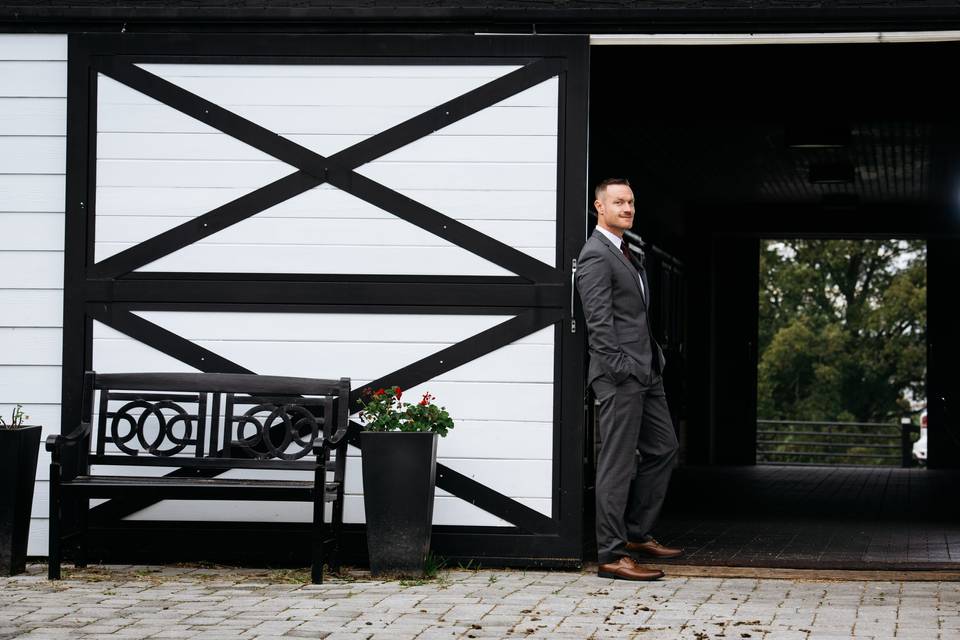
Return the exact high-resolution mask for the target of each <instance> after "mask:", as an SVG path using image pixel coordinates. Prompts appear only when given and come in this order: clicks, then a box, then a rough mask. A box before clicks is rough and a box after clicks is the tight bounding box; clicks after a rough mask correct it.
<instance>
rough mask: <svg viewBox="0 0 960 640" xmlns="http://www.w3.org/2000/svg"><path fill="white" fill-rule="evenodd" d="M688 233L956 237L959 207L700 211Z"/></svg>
mask: <svg viewBox="0 0 960 640" xmlns="http://www.w3.org/2000/svg"><path fill="white" fill-rule="evenodd" d="M686 223H687V226H688V228H690V229H697V230H700V231H703V232H708V233H713V234H719V235H723V234H730V235H738V236H743V235H749V236H755V237H763V238H778V237H779V238H799V237H818V238H829V237H838V238H840V237H856V238H867V237H871V238H926V237H930V236H937V237H946V236H954V237H960V206H957V205H953V206H951V205H946V204H945V205H896V204H860V205H856V206H852V207H826V206H823V205H804V204H770V205H763V204H741V205H724V206H715V207H700V208H697V209H695V210H691V211H689V212H688V213H687V218H686Z"/></svg>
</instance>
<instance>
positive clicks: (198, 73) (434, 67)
mask: <svg viewBox="0 0 960 640" xmlns="http://www.w3.org/2000/svg"><path fill="white" fill-rule="evenodd" d="M137 66H138V67H140V68H142V69H144V70H146V71H149V72H150V73H153V74H156V75H158V76H160V77H161V78H166V79H169V80H172V79H174V78H189V77H216V78H257V77H262V78H394V79H398V78H481V79H485V80H493V79H494V78H498V77H500V76H504V75H507V74H508V73H510V72H512V71H515V70H517V69H519V68H520V66H519V65H507V64H486V65H472V64H462V65H461V64H432V63H431V62H430V61H429V60H426V59H425V60H424V64H179V63H177V64H171V63H159V62H158V63H140V64H138V65H137Z"/></svg>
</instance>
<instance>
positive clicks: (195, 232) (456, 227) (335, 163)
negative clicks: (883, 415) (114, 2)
mask: <svg viewBox="0 0 960 640" xmlns="http://www.w3.org/2000/svg"><path fill="white" fill-rule="evenodd" d="M96 68H97V70H98V71H100V72H101V73H103V74H104V75H106V76H108V77H110V78H113V79H114V80H116V81H118V82H121V83H123V84H125V85H127V86H129V87H131V88H133V89H136V90H137V91H139V92H140V93H143V94H144V95H147V96H150V97H152V98H154V99H156V100H159V101H160V102H162V103H164V104H166V105H168V106H171V107H173V108H175V109H177V110H178V111H180V112H182V113H185V114H186V115H189V116H191V117H193V118H195V119H197V120H199V121H201V122H203V123H205V124H208V125H210V126H212V127H214V128H216V129H218V130H220V131H222V132H223V133H226V134H228V135H230V136H232V137H234V138H236V139H238V140H240V141H242V142H244V143H246V144H249V145H250V146H252V147H254V148H256V149H259V150H260V151H263V152H264V153H267V154H269V155H271V156H273V157H275V158H277V159H279V160H282V161H284V162H286V163H288V164H290V165H292V166H294V167H296V168H297V169H299V172H297V173H293V174H291V175H289V176H286V177H285V178H282V179H281V180H278V181H276V182H273V183H271V184H269V185H266V186H265V187H262V188H261V189H258V190H256V191H253V192H251V193H250V194H247V195H246V196H244V197H242V198H239V199H237V200H235V201H233V202H231V203H228V204H227V205H224V206H223V207H220V208H218V209H215V210H213V211H211V212H208V213H207V214H204V215H203V216H200V217H199V218H197V219H195V220H191V221H188V222H187V223H184V224H182V225H179V226H177V227H175V228H174V229H171V230H169V231H167V232H165V233H163V234H160V235H158V236H155V237H153V238H150V239H148V240H146V241H144V242H142V243H140V244H139V245H137V246H135V247H131V248H129V249H126V250H124V251H121V252H119V253H117V254H116V255H113V256H111V257H109V258H107V259H105V260H103V261H101V262H100V263H98V264H97V265H95V266H94V268H93V269H92V270H91V275H92V276H93V277H97V278H110V277H117V276H120V275H123V274H126V273H129V272H131V271H133V270H134V269H137V268H138V267H141V266H143V265H145V264H149V263H150V262H153V261H154V260H157V259H159V258H161V257H163V256H165V255H169V254H170V253H173V252H174V251H176V250H178V249H181V248H183V247H185V246H187V245H189V244H192V243H193V242H196V241H197V240H200V239H202V238H204V237H207V236H209V235H211V234H213V233H216V232H217V231H220V230H222V229H224V228H226V227H228V226H230V225H231V224H236V223H237V222H240V221H241V220H244V219H246V218H249V217H251V216H253V215H256V214H257V213H259V212H260V211H262V210H263V209H265V208H267V207H269V206H273V205H274V204H277V203H278V202H282V201H283V200H286V199H289V198H291V197H294V196H296V195H298V194H300V193H303V192H304V191H307V190H309V189H311V188H313V187H316V186H318V185H320V184H322V183H324V182H327V181H329V182H331V184H335V186H337V187H339V188H340V189H342V190H344V191H346V192H348V193H350V194H352V195H354V196H356V197H358V198H361V199H363V200H366V201H367V202H370V204H373V205H374V206H377V207H380V208H381V209H384V210H386V211H389V212H390V213H393V214H394V215H396V216H398V217H400V218H401V219H403V220H406V221H408V222H410V223H412V224H415V225H417V226H419V227H420V228H422V229H424V230H426V231H429V232H430V233H432V234H434V235H437V236H439V237H441V238H444V239H445V240H448V241H450V242H453V243H454V244H457V245H458V246H460V247H462V248H464V249H466V250H468V251H471V252H472V253H475V254H477V255H479V256H481V257H483V258H485V259H487V260H489V261H490V262H493V263H494V264H497V265H499V266H501V267H503V268H504V269H507V270H508V271H511V272H513V273H516V274H518V275H520V276H522V277H524V278H526V279H528V280H530V281H533V282H551V281H554V280H558V278H559V275H558V274H557V273H556V271H555V269H553V268H551V267H550V266H548V265H546V264H544V263H543V262H541V261H539V260H537V259H535V258H532V257H530V256H528V255H527V254H525V253H523V252H521V251H518V250H517V249H515V248H513V247H511V246H509V245H507V244H504V243H502V242H499V241H497V240H493V239H492V238H490V237H489V236H486V235H484V234H482V233H480V232H478V231H476V230H474V229H472V228H471V227H469V226H467V225H464V224H462V223H460V222H458V221H456V220H454V219H453V218H450V217H449V216H445V215H443V214H442V213H440V212H438V211H435V210H433V209H431V208H429V207H426V206H425V205H420V204H419V203H415V201H413V200H410V199H409V198H406V197H405V196H402V195H401V194H399V193H397V192H396V191H394V190H392V189H389V188H387V187H384V186H382V185H377V183H374V182H373V181H371V180H369V179H368V178H364V177H362V176H360V175H359V174H357V173H355V172H354V169H356V168H357V167H359V166H361V165H363V164H366V163H368V162H370V161H372V160H375V159H376V158H379V157H382V156H384V155H386V154H387V153H390V152H391V151H395V150H396V149H399V148H401V147H403V146H405V145H407V144H409V143H410V142H413V141H415V140H418V139H419V138H422V137H424V136H426V135H429V134H430V133H433V132H434V131H436V130H437V129H440V128H443V127H445V126H448V125H449V124H452V123H453V122H456V121H458V120H461V119H463V118H465V117H467V116H468V115H471V114H473V113H476V112H478V111H480V110H482V109H484V108H486V107H488V106H491V105H493V104H496V103H497V102H499V101H501V100H503V99H505V98H507V97H509V96H511V95H514V94H516V93H518V92H519V91H522V90H524V89H527V88H529V87H532V86H534V85H536V84H538V83H540V82H542V81H544V80H546V79H549V78H551V77H553V76H555V75H557V74H558V73H559V72H560V71H561V69H562V62H561V61H558V60H555V59H543V60H538V61H536V62H533V63H531V64H528V65H526V66H524V67H521V68H520V69H517V70H516V71H513V72H511V73H509V74H507V75H505V76H502V77H500V78H497V79H495V80H492V81H490V82H488V83H486V84H484V85H483V86H481V87H478V88H476V89H474V90H472V91H469V92H467V93H465V94H463V95H461V96H458V97H457V98H454V99H453V100H450V101H448V102H446V103H444V104H441V105H439V106H437V107H434V108H433V109H430V110H428V111H426V112H424V113H422V114H420V115H419V116H414V117H413V118H410V119H409V120H407V121H405V122H402V123H400V124H399V125H396V126H395V127H391V128H390V129H387V130H386V131H383V132H381V133H379V134H376V135H374V136H371V137H370V138H368V139H367V140H364V141H362V142H360V143H357V144H356V145H353V146H352V147H350V148H348V149H345V150H343V151H340V152H338V153H337V154H334V155H333V156H331V157H329V158H326V157H324V156H322V155H320V154H317V153H315V152H313V151H311V150H309V149H306V148H305V147H302V146H300V145H298V144H297V143H295V142H293V141H291V140H288V139H286V138H284V137H282V136H280V135H278V134H276V133H274V132H272V131H270V130H269V129H266V128H265V127H262V126H260V125H258V124H256V123H254V122H251V121H249V120H247V119H246V118H243V117H241V116H239V115H237V114H235V113H233V112H232V111H229V110H228V109H224V108H223V107H221V106H219V105H216V104H214V103H213V102H210V101H208V100H205V99H203V98H201V97H199V96H197V95H196V94H194V93H192V92H190V91H187V90H186V89H183V88H182V87H179V86H177V85H175V84H173V83H171V82H169V81H167V80H164V79H163V78H160V77H159V76H156V75H154V74H152V73H149V72H147V71H145V70H143V69H141V68H139V67H137V66H135V65H133V64H129V63H123V62H118V61H116V60H113V59H102V60H99V61H98V63H97V64H96ZM371 184H373V185H376V186H377V187H379V188H378V189H376V190H374V191H375V193H376V198H375V200H369V199H368V196H369V195H370V194H371V186H370V185H371ZM355 185H360V186H361V187H363V188H362V189H359V190H355V188H354V186H355ZM261 191H264V193H261ZM410 203H414V204H416V205H417V206H415V207H414V206H412V205H411V204H410ZM398 205H399V206H398Z"/></svg>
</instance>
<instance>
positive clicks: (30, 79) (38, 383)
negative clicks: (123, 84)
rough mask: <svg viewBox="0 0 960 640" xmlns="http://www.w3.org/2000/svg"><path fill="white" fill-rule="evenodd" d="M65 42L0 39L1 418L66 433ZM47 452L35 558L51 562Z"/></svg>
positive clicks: (33, 536)
mask: <svg viewBox="0 0 960 640" xmlns="http://www.w3.org/2000/svg"><path fill="white" fill-rule="evenodd" d="M66 55H67V38H66V36H63V35H33V34H30V35H19V34H17V35H13V34H0V413H2V414H3V415H5V416H9V415H10V412H11V410H12V409H13V407H14V405H15V404H16V403H20V404H23V405H24V406H23V410H24V412H25V413H26V414H27V415H29V416H30V420H29V422H30V423H33V424H42V425H43V427H44V429H43V437H44V438H45V437H46V436H47V435H49V434H51V433H57V432H59V430H60V364H61V353H60V349H61V347H60V343H61V339H62V338H61V326H62V323H63V291H62V288H63V206H64V175H63V174H64V166H65V162H66V160H65V139H64V136H65V134H66V99H65V98H66V95H67V82H66V73H67V69H66V62H65V60H66ZM48 462H49V458H48V456H47V454H46V452H45V451H44V450H43V448H42V447H41V450H40V461H39V464H38V469H37V484H36V487H35V490H34V502H33V519H32V521H31V524H30V539H29V544H28V547H27V553H29V554H30V555H46V553H47V530H48V527H47V499H48V487H47V478H48V476H49V474H48Z"/></svg>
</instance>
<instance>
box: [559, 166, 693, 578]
mask: <svg viewBox="0 0 960 640" xmlns="http://www.w3.org/2000/svg"><path fill="white" fill-rule="evenodd" d="M595 195H596V201H595V202H594V206H595V207H596V209H597V228H596V229H594V231H593V234H592V235H591V236H590V237H589V238H588V239H587V242H586V244H585V245H584V246H583V250H582V251H581V252H580V257H579V258H578V260H577V291H578V292H579V293H580V300H581V301H582V302H583V311H584V316H585V317H586V322H587V336H588V342H589V350H590V367H589V370H588V374H587V378H588V379H587V383H588V384H590V385H591V386H592V387H593V390H594V393H595V394H596V396H597V399H598V400H599V402H600V415H599V422H600V452H599V456H598V459H597V481H596V493H597V559H598V560H599V562H600V569H599V572H598V573H599V575H600V576H601V577H606V578H618V579H623V580H656V579H658V578H661V577H663V572H662V571H660V570H657V569H649V568H645V567H641V566H640V565H638V564H637V563H636V562H635V561H634V559H633V557H632V555H644V556H647V557H653V558H672V557H675V556H678V555H680V554H681V553H682V550H681V549H671V548H669V547H665V546H663V545H661V544H660V543H658V542H657V541H656V540H654V539H653V536H652V535H651V534H650V531H651V529H652V528H653V526H654V523H655V522H656V519H657V516H658V514H659V512H660V507H661V505H662V504H663V498H664V496H665V495H666V491H667V484H668V482H669V481H670V474H671V472H672V467H673V461H674V458H675V457H676V455H677V448H678V444H677V437H676V434H675V433H674V430H673V424H672V423H671V420H670V412H669V410H668V408H667V398H666V395H665V393H664V390H663V379H662V377H661V372H662V371H663V367H664V365H665V364H666V360H665V359H664V357H663V352H662V351H661V350H660V345H658V344H657V341H656V340H655V339H654V337H653V333H652V331H651V329H650V323H649V319H648V316H647V308H648V306H649V303H650V285H649V283H648V282H647V276H646V272H645V270H644V268H643V258H642V254H641V256H640V258H639V259H638V258H637V257H636V256H634V255H633V253H632V252H631V251H630V248H629V247H628V246H627V244H626V242H625V241H624V240H623V232H624V231H625V230H627V229H630V228H631V227H632V226H633V218H634V213H635V209H634V200H633V190H632V189H631V188H630V183H629V182H627V181H626V180H623V179H618V178H611V179H608V180H604V181H603V182H601V183H600V184H599V185H597V188H596V191H595ZM638 452H639V458H638V455H637V454H638Z"/></svg>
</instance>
